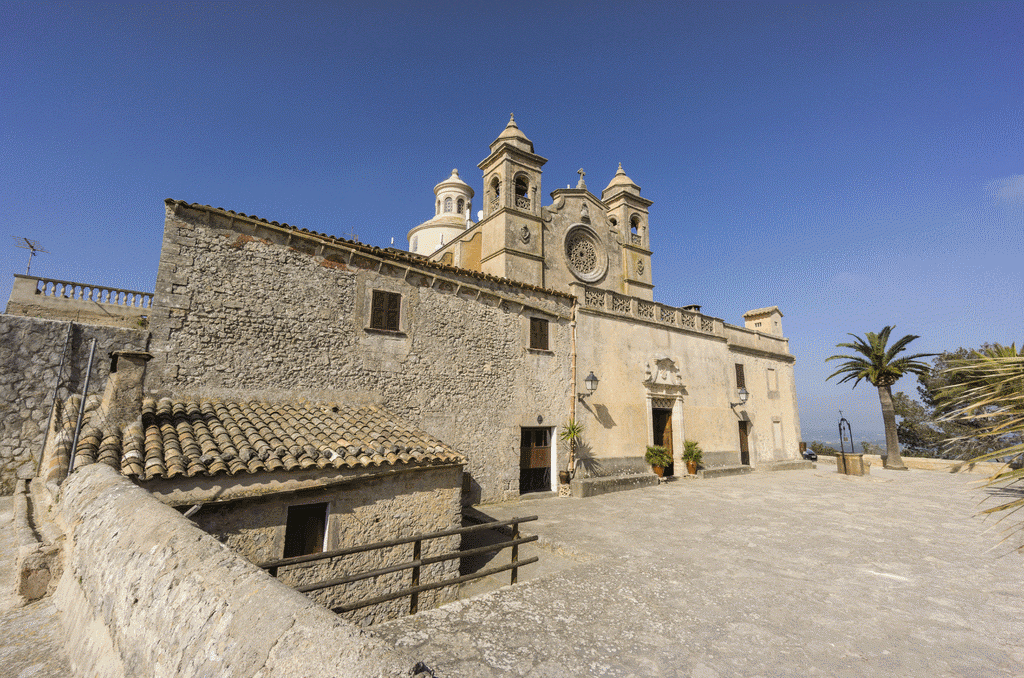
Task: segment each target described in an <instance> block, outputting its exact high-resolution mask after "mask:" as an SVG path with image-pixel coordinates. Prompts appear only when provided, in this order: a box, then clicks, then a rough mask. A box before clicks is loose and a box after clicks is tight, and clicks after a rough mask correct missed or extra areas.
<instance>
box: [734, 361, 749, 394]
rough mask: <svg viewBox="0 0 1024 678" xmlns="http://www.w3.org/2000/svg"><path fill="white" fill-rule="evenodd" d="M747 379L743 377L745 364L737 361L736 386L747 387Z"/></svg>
mask: <svg viewBox="0 0 1024 678" xmlns="http://www.w3.org/2000/svg"><path fill="white" fill-rule="evenodd" d="M746 387H747V380H746V379H745V378H744V377H743V365H741V364H740V363H736V388H746Z"/></svg>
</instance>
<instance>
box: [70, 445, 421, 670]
mask: <svg viewBox="0 0 1024 678" xmlns="http://www.w3.org/2000/svg"><path fill="white" fill-rule="evenodd" d="M58 520H59V521H60V522H61V523H62V527H63V528H64V530H65V532H66V535H67V537H66V543H65V570H64V574H63V576H62V577H61V581H60V584H59V585H58V587H57V592H56V596H55V603H56V605H57V607H58V608H59V609H60V610H61V613H62V614H61V617H62V620H63V622H64V624H65V627H66V632H67V641H68V650H69V652H68V656H69V659H70V661H71V663H72V668H73V670H74V672H75V674H76V675H80V676H86V675H87V676H100V677H107V676H111V677H115V676H116V677H119V678H120V677H122V676H131V677H132V678H146V677H148V676H154V677H155V676H160V677H171V676H182V677H184V676H220V677H223V678H228V677H232V676H256V675H259V676H282V677H286V676H287V677H290V676H296V677H298V676H313V675H323V676H337V677H339V678H340V677H343V676H352V677H357V676H358V677H360V678H362V677H374V676H381V677H383V676H412V675H414V662H413V660H412V659H410V658H408V657H407V656H404V655H402V654H400V653H398V652H397V651H395V650H394V649H392V648H390V647H388V646H386V645H384V644H383V643H381V642H380V641H378V640H375V639H373V638H370V637H369V636H367V635H364V634H363V633H362V632H360V631H359V630H358V629H357V628H356V627H354V626H353V625H351V624H349V623H348V622H345V621H343V620H341V619H339V618H338V617H337V616H335V615H333V614H331V613H330V612H328V611H327V610H325V609H323V608H322V607H320V606H318V605H316V604H315V603H314V602H312V601H311V600H309V599H308V598H306V597H305V596H303V595H302V594H299V593H297V592H295V591H293V590H292V589H290V588H288V587H287V586H285V585H284V584H282V583H281V582H278V581H276V580H275V579H273V578H272V577H270V576H268V575H267V574H266V573H264V572H263V571H261V570H260V569H259V568H257V567H255V566H254V565H252V564H251V563H249V562H247V561H246V560H245V559H243V558H242V557H241V556H239V555H237V554H236V553H234V552H233V551H231V549H229V548H228V547H226V546H225V545H223V544H221V543H219V542H218V541H217V540H216V539H214V538H213V537H211V536H210V535H208V534H206V533H205V532H203V531H202V530H200V529H199V528H198V527H196V526H195V525H193V524H191V523H190V522H189V521H188V520H186V519H185V518H183V517H182V516H181V515H180V514H178V512H177V511H175V510H174V509H172V508H170V507H168V506H165V505H163V504H161V503H160V502H159V501H157V500H156V499H154V498H153V497H152V496H150V495H149V493H147V492H146V491H145V490H142V489H140V488H138V487H136V486H135V485H134V484H132V483H131V482H130V481H129V480H127V479H126V478H124V477H122V476H120V475H119V474H118V473H117V472H115V471H114V470H113V469H111V468H109V467H107V466H105V465H104V464H92V465H89V466H86V467H83V468H82V469H79V470H78V471H76V472H75V473H74V474H72V476H71V477H70V478H69V479H68V480H67V481H65V483H64V484H63V486H62V498H61V502H60V507H59V513H58Z"/></svg>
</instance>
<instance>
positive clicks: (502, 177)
mask: <svg viewBox="0 0 1024 678" xmlns="http://www.w3.org/2000/svg"><path fill="white" fill-rule="evenodd" d="M546 162H547V159H545V158H542V157H540V156H539V155H537V154H536V153H534V152H533V142H532V141H530V140H529V139H527V138H526V135H525V134H523V133H522V132H521V131H520V130H519V127H517V126H516V121H515V118H514V117H512V118H510V119H509V122H508V125H507V126H506V127H505V129H504V131H502V133H501V134H500V135H499V136H498V138H497V139H495V140H494V141H493V142H492V143H491V153H490V155H488V156H487V157H486V158H484V160H483V161H482V162H481V163H480V164H479V165H478V167H479V168H480V169H481V170H482V171H483V180H484V204H483V214H484V215H483V218H482V219H481V220H480V223H479V230H480V233H481V234H482V241H481V243H480V245H481V248H480V270H481V271H482V272H483V273H489V274H491V275H496V276H499V277H502V278H511V279H512V280H518V281H520V282H524V283H529V284H532V285H539V286H543V285H544V250H543V233H542V217H541V214H542V212H541V206H540V200H541V188H540V175H541V169H540V168H541V167H542V166H543V165H544V163H546Z"/></svg>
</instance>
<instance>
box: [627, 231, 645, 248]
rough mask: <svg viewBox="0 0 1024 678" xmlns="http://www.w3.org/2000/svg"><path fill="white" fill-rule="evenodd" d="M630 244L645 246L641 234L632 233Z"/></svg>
mask: <svg viewBox="0 0 1024 678" xmlns="http://www.w3.org/2000/svg"><path fill="white" fill-rule="evenodd" d="M629 242H630V244H633V245H636V246H637V247H641V246H642V245H643V244H644V239H643V238H642V237H640V234H639V233H630V234H629Z"/></svg>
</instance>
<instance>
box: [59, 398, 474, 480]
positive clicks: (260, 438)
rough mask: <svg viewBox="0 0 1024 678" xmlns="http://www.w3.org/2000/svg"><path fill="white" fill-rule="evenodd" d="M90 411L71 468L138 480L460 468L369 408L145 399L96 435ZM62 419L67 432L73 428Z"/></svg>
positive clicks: (442, 450) (427, 440)
mask: <svg viewBox="0 0 1024 678" xmlns="http://www.w3.org/2000/svg"><path fill="white" fill-rule="evenodd" d="M91 409H92V412H91V416H90V417H89V418H88V419H87V420H86V422H85V423H84V425H83V428H82V433H81V435H80V436H79V440H78V446H77V452H76V462H75V465H76V466H81V465H85V464H90V463H97V462H98V463H105V464H108V465H110V466H113V467H114V468H118V469H119V470H120V471H121V473H123V474H124V475H127V476H132V477H135V478H138V479H139V480H151V479H154V478H175V477H179V476H187V477H193V476H215V475H222V474H224V475H237V474H240V473H246V474H255V473H262V472H269V471H279V470H284V471H295V470H306V469H314V468H318V469H325V468H328V467H330V468H335V469H341V468H350V469H354V468H369V467H380V466H400V465H404V464H464V463H465V458H464V457H463V456H462V455H461V454H459V453H458V452H456V451H455V450H454V449H452V448H450V447H448V446H447V445H445V444H444V443H443V442H441V441H440V440H438V439H436V438H433V437H431V436H429V435H427V434H426V433H424V432H422V431H418V430H416V429H414V428H412V427H410V426H408V425H406V424H404V423H403V422H401V421H400V420H399V419H398V418H397V417H395V416H394V415H393V414H391V413H390V412H388V411H387V410H385V409H384V408H381V407H377V406H374V405H366V406H344V405H313V404H306V403H301V404H269V403H256V402H252V403H246V402H221V401H210V400H202V401H172V400H170V399H168V398H163V399H160V400H155V399H153V398H147V399H146V400H145V402H144V404H143V410H142V418H141V422H136V423H134V424H131V425H130V426H128V427H127V428H126V429H125V430H124V431H123V432H120V431H104V430H102V429H101V428H100V426H98V425H96V423H94V420H95V419H97V416H96V412H95V408H91ZM65 419H67V421H65V423H64V426H65V427H67V426H69V425H71V426H73V424H74V420H73V419H72V418H70V417H68V418H65ZM98 423H99V424H102V422H98ZM68 440H69V442H68V443H67V445H68V446H69V447H70V439H68Z"/></svg>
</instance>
